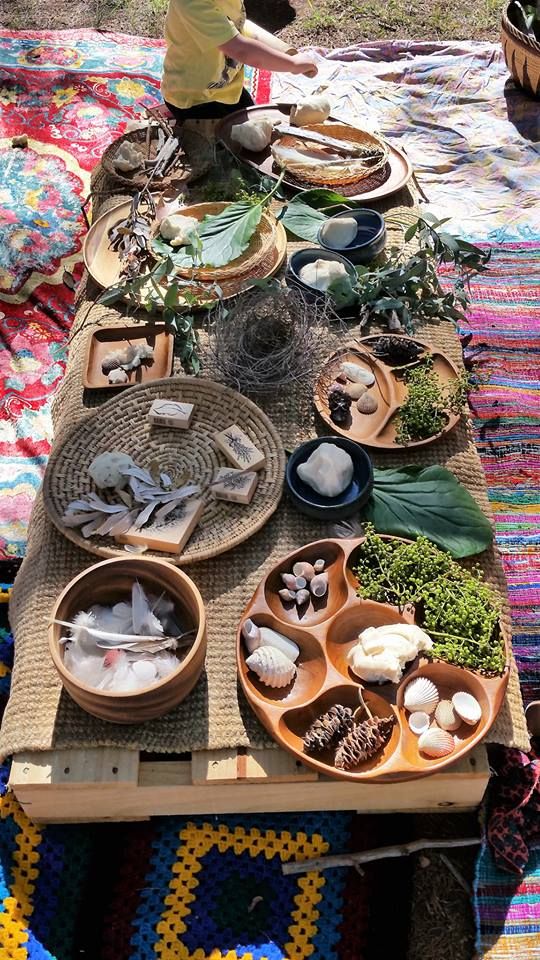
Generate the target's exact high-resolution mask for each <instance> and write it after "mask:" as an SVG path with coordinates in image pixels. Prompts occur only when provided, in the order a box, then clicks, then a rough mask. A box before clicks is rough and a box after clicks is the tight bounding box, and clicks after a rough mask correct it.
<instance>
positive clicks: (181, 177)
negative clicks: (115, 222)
mask: <svg viewBox="0 0 540 960" xmlns="http://www.w3.org/2000/svg"><path fill="white" fill-rule="evenodd" d="M155 129H156V130H157V129H158V127H157V125H156V126H155ZM141 133H142V134H145V130H144V129H137V130H130V131H128V132H127V133H123V134H121V136H119V137H116V138H115V139H114V140H112V141H111V143H110V144H109V146H108V147H107V148H106V150H105V151H104V152H103V154H102V156H101V166H102V167H103V170H104V171H105V173H106V174H107V176H108V177H109V178H110V179H111V180H113V181H116V182H117V183H121V184H122V185H123V186H125V187H132V188H133V189H135V190H137V189H139V187H141V186H142V185H143V184H144V183H145V182H146V179H147V177H148V174H144V175H143V174H141V173H140V172H139V171H135V172H134V176H133V177H126V176H125V175H124V174H123V173H122V172H119V171H118V170H116V169H115V167H114V165H113V163H112V157H113V155H114V153H115V152H116V151H117V150H118V147H119V146H120V145H121V144H122V143H124V142H126V141H129V142H134V141H135V142H137V138H138V136H139V135H140V134H141ZM202 139H203V138H202V137H201V140H202ZM210 166H211V161H209V162H208V164H206V165H205V164H201V166H200V167H198V166H197V167H196V169H195V171H193V170H191V168H190V169H189V170H186V168H185V167H182V166H180V167H177V168H176V170H174V171H173V173H168V174H166V176H164V177H162V178H161V179H157V180H156V181H155V186H156V187H158V186H159V187H160V188H161V189H162V188H163V187H167V186H169V185H170V184H172V183H188V182H189V181H190V180H194V179H197V178H198V177H201V176H202V175H203V174H204V173H206V171H207V170H208V169H209V167H210Z"/></svg>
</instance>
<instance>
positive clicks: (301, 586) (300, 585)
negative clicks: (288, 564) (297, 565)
mask: <svg viewBox="0 0 540 960" xmlns="http://www.w3.org/2000/svg"><path fill="white" fill-rule="evenodd" d="M295 587H296V589H297V590H305V589H306V587H307V580H306V578H305V577H296V582H295Z"/></svg>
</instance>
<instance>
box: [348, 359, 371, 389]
mask: <svg viewBox="0 0 540 960" xmlns="http://www.w3.org/2000/svg"><path fill="white" fill-rule="evenodd" d="M341 369H342V371H343V373H344V374H345V376H346V377H347V380H352V381H353V383H365V385H366V387H371V385H372V384H374V383H375V377H374V375H373V374H372V372H371V370H366V369H365V367H362V366H360V364H359V363H353V362H352V361H350V360H345V361H344V362H343V363H342V364H341Z"/></svg>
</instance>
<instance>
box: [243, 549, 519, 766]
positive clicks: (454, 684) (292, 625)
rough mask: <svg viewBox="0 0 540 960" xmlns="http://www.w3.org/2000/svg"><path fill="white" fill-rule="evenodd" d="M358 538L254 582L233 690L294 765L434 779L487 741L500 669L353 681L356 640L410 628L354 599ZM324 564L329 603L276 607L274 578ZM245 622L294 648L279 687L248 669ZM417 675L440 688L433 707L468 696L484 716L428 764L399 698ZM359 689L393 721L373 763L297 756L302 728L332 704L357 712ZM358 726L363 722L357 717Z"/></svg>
mask: <svg viewBox="0 0 540 960" xmlns="http://www.w3.org/2000/svg"><path fill="white" fill-rule="evenodd" d="M362 542H363V541H362V539H359V540H319V541H318V542H316V543H311V544H308V545H307V546H305V547H303V548H302V549H300V550H297V551H295V552H294V553H292V554H289V556H288V557H285V558H284V559H283V560H282V561H281V562H280V563H279V564H278V565H277V566H276V567H274V569H273V570H272V571H271V572H270V573H269V574H268V576H267V577H266V578H265V579H264V580H262V582H261V583H260V584H259V587H258V588H257V590H256V592H255V594H254V596H253V597H252V599H251V601H250V603H249V604H248V606H247V608H246V609H245V611H244V615H243V617H242V620H241V622H240V624H239V627H238V634H237V663H238V672H239V677H240V683H241V685H242V688H243V690H244V693H245V694H246V697H247V699H248V701H249V703H250V705H251V707H252V708H253V710H254V711H255V713H256V714H257V716H258V718H259V720H260V721H261V723H262V724H263V725H264V726H265V727H266V729H267V730H268V731H269V733H270V734H271V735H272V737H273V738H274V740H276V741H277V742H278V743H279V744H280V745H281V746H282V747H285V748H286V749H287V750H289V751H290V752H291V753H293V754H294V755H295V756H296V758H297V759H298V760H299V761H301V762H302V763H305V764H307V765H308V766H310V767H313V768H314V769H315V770H317V771H318V772H319V773H324V774H326V775H327V776H332V777H337V778H339V779H345V780H353V781H359V782H362V781H370V782H375V783H388V782H392V781H398V780H411V779H414V778H416V777H425V776H427V775H428V774H431V773H436V772H438V771H440V770H441V769H442V768H444V767H446V766H447V765H448V764H452V763H454V762H455V761H456V760H458V759H460V758H462V757H463V756H464V755H465V754H466V753H468V752H469V751H470V750H472V748H473V747H474V746H475V745H476V744H478V743H479V741H480V740H482V738H483V737H485V735H486V733H487V732H488V730H489V728H490V727H491V725H492V724H493V722H494V720H495V718H496V716H497V713H498V712H499V709H500V707H501V704H502V701H503V698H504V694H505V690H506V686H507V683H508V665H507V666H506V668H505V671H504V673H503V674H502V675H501V676H498V677H484V676H482V675H480V674H477V673H474V672H472V671H470V670H466V669H464V668H462V667H456V666H453V665H452V664H449V663H446V662H443V661H440V660H439V661H437V660H434V661H429V660H428V659H426V658H424V657H422V656H420V657H417V659H416V660H414V661H413V662H412V663H410V664H409V665H408V666H407V668H406V670H405V672H404V674H403V677H402V679H401V681H400V682H399V683H398V684H393V683H383V684H367V683H364V682H363V681H361V680H359V679H358V677H355V675H354V674H353V673H352V671H351V670H350V668H349V667H348V664H347V653H348V651H349V650H350V649H351V647H352V646H353V645H354V643H355V642H356V639H357V637H358V634H359V633H360V632H361V631H362V630H364V629H366V627H370V626H382V625H383V624H384V625H386V624H392V623H403V622H409V623H410V622H414V620H413V612H412V611H411V612H410V613H406V614H404V615H401V614H400V613H399V611H398V610H397V609H396V608H395V607H391V606H388V605H387V604H382V603H375V602H373V601H371V600H362V599H360V598H359V597H357V595H356V590H357V586H358V581H357V579H356V576H355V574H354V572H353V569H354V566H355V555H356V554H357V552H358V548H359V546H360V545H361V543H362ZM319 558H320V559H324V560H325V561H326V571H327V573H328V577H329V589H328V593H327V596H326V597H324V598H323V599H322V600H316V601H315V603H314V604H313V603H312V602H311V601H310V603H309V605H308V606H307V608H306V609H305V610H304V608H301V613H300V615H299V613H298V608H297V607H296V606H295V605H293V604H289V603H288V604H286V605H284V604H283V603H282V601H281V598H280V597H279V595H278V590H279V589H280V588H281V587H282V586H283V584H282V582H281V574H282V573H289V572H290V571H291V569H292V566H293V564H294V563H296V562H298V561H300V560H303V561H308V562H309V563H314V562H315V560H317V559H319ZM248 617H249V618H251V619H252V620H253V621H254V622H255V623H256V624H257V625H258V626H267V627H271V628H272V629H274V630H277V631H278V632H280V633H282V634H283V635H285V636H287V637H289V638H290V639H291V640H294V642H295V643H296V644H297V645H298V646H299V648H300V655H299V657H298V660H297V668H298V669H297V674H296V677H295V679H294V680H293V681H292V682H291V683H290V684H289V685H288V686H287V687H283V688H278V689H275V688H272V687H268V686H265V685H264V684H263V683H261V681H260V680H259V678H258V677H257V675H256V674H255V673H253V672H252V671H251V670H249V669H248V667H247V666H246V656H248V653H247V650H246V648H245V644H244V640H243V638H242V636H241V629H242V625H243V623H244V621H245V620H246V619H247V618H248ZM417 676H422V677H427V678H428V679H430V680H431V681H432V682H433V683H434V684H435V685H436V686H437V688H438V690H439V696H440V699H449V698H451V697H452V695H453V694H454V693H457V692H458V691H465V692H468V693H471V694H472V695H473V696H474V697H475V698H476V699H477V700H478V702H479V703H480V706H481V708H482V717H481V719H480V721H479V722H478V723H477V724H476V725H475V726H468V725H466V724H465V723H463V724H461V726H460V727H458V729H457V730H456V731H455V732H454V734H453V735H454V738H455V744H456V746H455V749H454V751H453V752H452V753H451V754H449V755H447V756H445V757H443V758H441V759H436V760H433V759H428V758H427V757H425V756H424V755H423V754H421V753H420V751H419V749H418V738H417V737H416V736H415V735H414V734H413V733H412V732H411V731H410V729H409V726H408V722H407V713H406V711H405V710H404V707H403V695H404V690H405V687H406V686H407V684H408V683H409V681H410V680H412V679H414V678H415V677H417ZM359 691H362V694H363V697H364V700H365V702H366V704H367V706H368V708H369V709H370V711H371V712H372V714H373V716H375V717H391V716H394V717H395V723H394V726H393V730H392V733H391V736H390V739H389V740H388V741H387V743H386V744H385V746H384V747H383V748H382V749H381V750H380V751H379V752H378V753H377V754H375V756H374V757H371V758H370V759H369V760H366V761H365V762H363V763H361V764H359V765H358V766H357V767H356V768H354V769H352V770H348V771H345V770H339V769H337V768H336V767H335V766H334V763H333V761H334V751H332V750H328V751H325V752H324V753H321V754H316V755H310V754H308V753H306V752H305V751H304V747H303V736H304V734H305V733H306V731H307V729H308V727H309V726H310V724H311V723H312V722H313V721H314V720H315V719H317V718H318V717H320V716H321V714H323V713H325V712H326V711H327V710H329V708H330V707H331V706H333V705H334V704H342V705H343V706H346V707H351V708H352V709H353V710H355V709H356V708H357V707H358V706H359V702H360V701H359ZM361 719H365V714H364V716H363V717H362V718H361Z"/></svg>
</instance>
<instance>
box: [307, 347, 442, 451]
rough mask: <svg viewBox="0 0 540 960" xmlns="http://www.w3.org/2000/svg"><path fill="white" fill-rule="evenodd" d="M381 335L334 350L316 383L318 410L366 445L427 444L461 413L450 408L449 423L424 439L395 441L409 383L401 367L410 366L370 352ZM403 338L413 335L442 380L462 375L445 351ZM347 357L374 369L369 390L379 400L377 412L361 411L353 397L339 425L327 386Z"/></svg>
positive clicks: (398, 446) (399, 447)
mask: <svg viewBox="0 0 540 960" xmlns="http://www.w3.org/2000/svg"><path fill="white" fill-rule="evenodd" d="M392 336H394V334H392ZM379 338H380V335H379V334H377V335H375V336H371V337H363V338H362V339H359V340H356V341H354V342H353V343H350V344H347V345H346V346H344V347H341V348H340V349H339V350H337V351H336V353H334V354H332V356H331V357H330V358H329V360H327V362H326V363H325V365H324V367H323V369H322V371H321V374H320V376H319V379H318V380H317V383H316V385H315V390H314V396H313V400H314V403H315V407H316V409H317V412H318V413H319V414H320V416H321V417H322V419H323V420H324V422H325V423H326V424H327V425H328V426H329V427H330V429H331V430H333V431H334V433H339V434H341V436H343V437H348V438H349V439H350V440H356V441H357V443H361V444H363V445H364V446H366V447H376V448H378V449H382V450H408V449H410V448H414V447H425V446H426V445H427V444H429V443H433V442H434V441H435V440H437V439H438V438H439V437H441V436H443V435H444V434H446V433H448V432H449V431H450V430H452V429H453V428H454V427H455V426H456V424H457V423H459V420H460V415H459V414H455V413H451V412H449V413H448V420H447V423H446V425H445V427H444V429H443V430H441V432H440V433H435V434H433V436H431V437H426V439H424V440H413V441H411V442H410V443H407V444H403V443H398V442H397V441H396V425H395V417H396V413H397V411H398V409H399V407H400V406H401V404H402V403H403V402H404V400H405V398H406V396H407V387H406V384H405V382H404V380H403V379H402V378H401V377H400V371H403V372H405V370H406V369H407V367H392V366H390V365H389V364H387V363H385V362H384V361H383V360H378V359H376V357H374V356H371V344H373V342H374V341H375V340H378V339H379ZM400 339H404V340H407V339H412V340H414V343H417V344H420V345H421V346H422V347H424V350H425V354H424V356H430V357H432V358H433V370H434V372H435V373H437V374H438V376H439V378H440V380H441V382H442V383H443V384H444V383H449V382H451V381H452V380H455V379H457V378H458V377H459V370H458V368H457V367H456V365H455V363H453V362H452V360H450V358H449V357H448V356H447V355H446V354H445V353H442V352H441V351H440V350H434V349H433V348H432V347H430V346H429V344H428V343H426V342H425V341H424V340H420V339H419V338H418V337H413V338H410V337H403V338H400ZM366 352H367V354H369V359H366ZM344 361H352V362H353V363H358V364H359V365H360V366H362V367H364V368H365V369H366V370H368V371H370V372H371V373H373V375H374V376H375V383H374V385H373V386H372V387H370V389H369V392H370V394H371V396H373V397H374V398H375V399H376V400H377V403H378V408H377V410H376V411H375V413H371V414H365V413H360V412H359V411H358V410H357V407H356V402H355V401H354V400H353V402H352V404H351V408H350V411H349V417H348V419H347V421H346V423H345V424H344V425H343V426H339V425H338V424H335V423H334V422H333V420H332V419H331V418H330V409H329V407H328V388H329V387H330V385H331V384H332V383H333V381H334V380H335V377H336V375H337V374H338V373H339V370H340V367H341V364H342V363H343V362H344Z"/></svg>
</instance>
